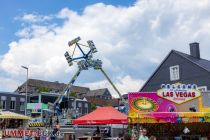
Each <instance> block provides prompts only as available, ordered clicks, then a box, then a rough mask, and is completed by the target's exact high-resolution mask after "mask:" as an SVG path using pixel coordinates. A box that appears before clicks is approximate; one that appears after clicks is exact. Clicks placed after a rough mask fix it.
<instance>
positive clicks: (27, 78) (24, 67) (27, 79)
mask: <svg viewBox="0 0 210 140" xmlns="http://www.w3.org/2000/svg"><path fill="white" fill-rule="evenodd" d="M21 67H22V68H24V69H26V71H27V79H26V99H25V115H27V94H28V67H25V66H21Z"/></svg>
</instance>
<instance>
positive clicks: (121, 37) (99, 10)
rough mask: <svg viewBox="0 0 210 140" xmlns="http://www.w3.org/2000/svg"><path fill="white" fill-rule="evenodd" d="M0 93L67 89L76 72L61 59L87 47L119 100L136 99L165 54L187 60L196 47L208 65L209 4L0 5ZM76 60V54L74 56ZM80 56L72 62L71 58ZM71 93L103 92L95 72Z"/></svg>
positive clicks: (181, 0)
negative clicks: (30, 83)
mask: <svg viewBox="0 0 210 140" xmlns="http://www.w3.org/2000/svg"><path fill="white" fill-rule="evenodd" d="M0 3H1V4H0V5H1V6H0V91H9V92H12V91H14V90H15V89H16V88H17V87H18V86H19V85H21V84H22V83H23V82H25V80H26V70H25V69H23V68H21V66H22V65H24V66H27V67H28V68H29V78H33V79H40V80H47V81H59V82H61V83H67V82H68V81H69V80H70V79H71V77H72V76H73V74H74V73H75V72H76V71H77V65H76V63H75V64H74V65H73V66H72V67H69V66H68V64H67V62H66V60H65V57H64V53H65V52H66V51H69V52H72V50H71V49H72V48H69V47H68V41H70V40H72V39H74V38H76V37H78V36H80V37H81V41H80V42H81V43H82V44H85V43H86V41H88V40H93V42H94V43H95V45H96V47H97V49H98V52H97V53H96V54H94V58H95V59H100V60H102V61H103V69H104V70H105V71H106V72H107V74H108V75H109V76H110V78H111V79H112V80H113V82H114V84H115V85H116V87H117V88H118V89H119V91H120V92H121V93H122V94H125V93H127V92H134V91H138V90H139V89H140V88H141V87H142V85H143V84H144V83H145V81H146V80H147V79H148V78H149V77H150V76H151V74H152V73H153V72H154V71H155V69H156V68H157V67H158V65H159V64H160V63H161V61H162V60H163V59H164V58H165V57H166V55H167V54H168V53H169V52H170V50H172V49H174V50H178V51H181V52H184V53H187V54H189V43H192V42H199V43H200V52H201V57H202V58H204V59H208V60H210V56H209V52H210V47H209V44H210V41H209V38H210V1H209V0H199V1H198V0H176V1H174V0H123V1H113V0H101V1H99V0H81V1H77V0H56V1H51V0H31V1H28V0H22V1H17V0H2V1H1V2H0ZM76 54H77V53H76ZM77 55H79V54H77ZM75 84H76V85H80V86H86V87H89V88H91V89H97V88H109V89H110V91H111V92H112V93H113V95H114V96H116V93H115V92H114V91H113V89H112V88H111V85H110V84H109V83H108V82H107V80H106V79H105V77H104V76H103V75H102V74H101V73H100V72H99V71H95V70H92V69H90V70H88V71H82V73H81V75H80V77H79V78H78V80H77V81H76V83H75Z"/></svg>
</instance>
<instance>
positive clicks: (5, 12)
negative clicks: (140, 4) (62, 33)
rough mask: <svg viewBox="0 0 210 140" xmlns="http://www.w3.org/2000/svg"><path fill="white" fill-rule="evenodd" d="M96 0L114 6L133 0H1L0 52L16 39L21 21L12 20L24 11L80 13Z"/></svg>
mask: <svg viewBox="0 0 210 140" xmlns="http://www.w3.org/2000/svg"><path fill="white" fill-rule="evenodd" d="M98 2H103V3H105V4H111V5H116V6H130V5H132V4H133V3H134V2H135V0H123V1H118V0H116V1H115V0H114V1H113V0H105V1H100V0H81V1H78V0H56V1H52V0H31V1H28V0H21V1H18V0H2V1H1V6H0V21H1V22H0V46H1V49H0V54H4V53H6V52H7V51H8V44H9V43H10V42H11V41H13V40H16V39H17V37H16V36H15V32H16V31H17V30H18V28H20V26H21V23H20V22H18V21H17V20H14V19H15V17H17V16H21V15H23V14H26V13H38V14H42V15H48V14H55V13H57V12H58V11H60V10H61V9H62V8H64V7H68V8H70V9H72V10H74V11H77V12H79V13H80V12H82V11H83V9H84V8H85V7H86V6H87V5H91V4H95V3H98ZM58 22H59V21H58Z"/></svg>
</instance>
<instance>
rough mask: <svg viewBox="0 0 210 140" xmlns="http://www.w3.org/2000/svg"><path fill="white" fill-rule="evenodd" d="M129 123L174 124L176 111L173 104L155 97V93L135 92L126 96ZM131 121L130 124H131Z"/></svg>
mask: <svg viewBox="0 0 210 140" xmlns="http://www.w3.org/2000/svg"><path fill="white" fill-rule="evenodd" d="M128 100H129V112H128V116H129V117H130V118H131V119H130V120H129V121H130V123H135V121H136V122H139V120H141V121H140V122H141V123H146V122H147V123H162V122H175V121H176V116H177V114H176V113H171V112H170V111H171V109H173V110H174V111H176V106H175V104H174V103H173V102H171V101H169V100H166V99H163V98H161V97H159V96H157V93H156V92H149V93H148V92H135V93H129V94H128ZM131 121H132V122H131Z"/></svg>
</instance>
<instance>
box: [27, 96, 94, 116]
mask: <svg viewBox="0 0 210 140" xmlns="http://www.w3.org/2000/svg"><path fill="white" fill-rule="evenodd" d="M58 97H59V94H58V93H57V94H56V93H38V94H37V93H36V94H31V95H30V96H29V98H30V103H44V104H48V103H51V104H53V103H54V102H55V101H56V99H57V98H58ZM60 107H61V108H62V109H69V110H72V111H77V112H78V115H79V116H82V115H85V114H87V113H89V112H90V111H91V106H90V103H89V102H88V101H87V100H81V99H76V98H75V97H68V96H65V97H64V99H63V101H62V102H61V105H60Z"/></svg>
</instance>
